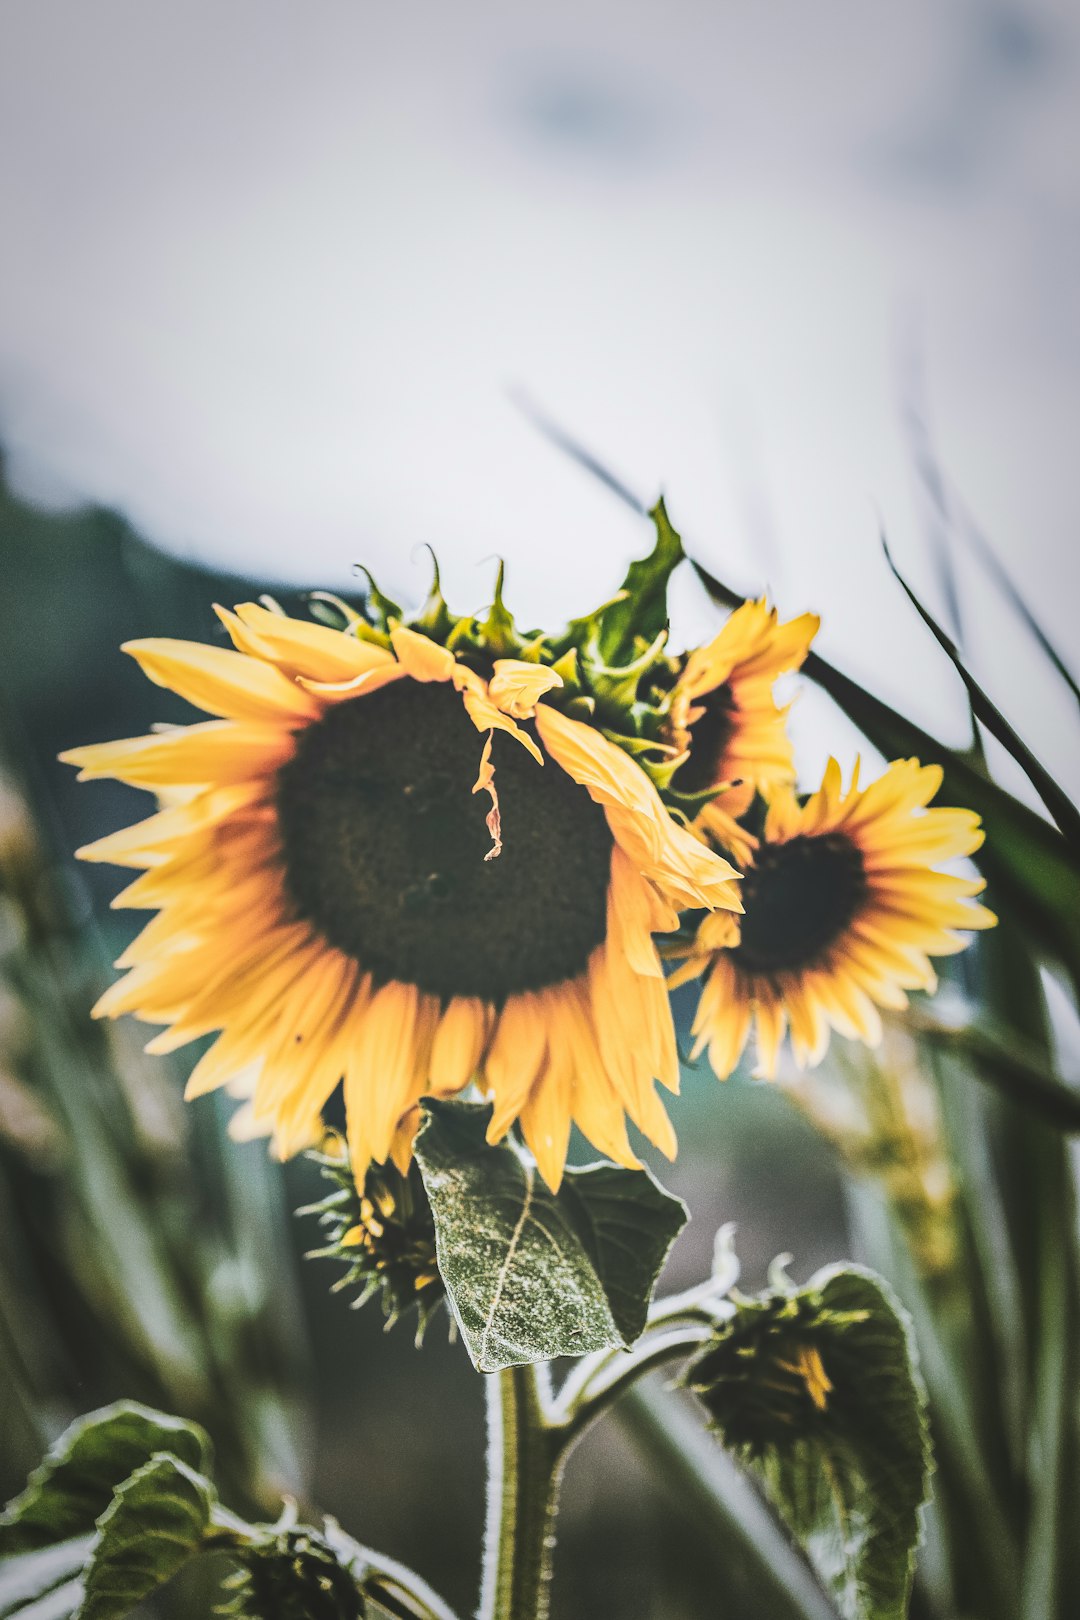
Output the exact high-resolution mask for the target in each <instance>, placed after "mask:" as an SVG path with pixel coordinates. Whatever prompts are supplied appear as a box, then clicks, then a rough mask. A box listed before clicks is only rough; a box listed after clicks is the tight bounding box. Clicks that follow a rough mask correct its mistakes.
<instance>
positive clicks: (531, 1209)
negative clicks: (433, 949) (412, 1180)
mask: <svg viewBox="0 0 1080 1620" xmlns="http://www.w3.org/2000/svg"><path fill="white" fill-rule="evenodd" d="M490 1117H491V1111H490V1109H489V1108H487V1107H481V1106H478V1105H475V1104H467V1103H446V1102H436V1101H428V1102H427V1103H426V1104H425V1118H424V1123H423V1125H422V1126H421V1129H420V1132H419V1135H418V1136H417V1138H416V1144H415V1152H416V1158H417V1162H418V1163H419V1165H420V1170H421V1174H422V1175H423V1178H424V1185H425V1186H426V1188H427V1192H428V1197H429V1199H430V1201H431V1208H432V1213H433V1215H434V1219H435V1238H436V1248H437V1253H438V1260H439V1270H440V1272H441V1274H442V1279H443V1283H444V1284H445V1287H446V1292H447V1296H448V1298H449V1301H450V1305H451V1308H452V1310H453V1312H454V1315H455V1317H456V1318H457V1321H458V1324H459V1326H460V1328H461V1333H462V1338H463V1339H464V1341H465V1346H466V1349H467V1350H468V1352H469V1355H470V1357H471V1358H472V1361H473V1365H474V1366H475V1367H476V1368H477V1370H478V1371H480V1372H495V1371H498V1370H499V1369H500V1368H503V1367H511V1366H520V1365H522V1364H523V1363H526V1362H532V1361H547V1360H550V1359H551V1358H553V1357H555V1356H562V1355H583V1354H585V1353H586V1352H587V1351H591V1350H602V1349H607V1348H615V1347H619V1346H623V1347H625V1346H628V1345H630V1344H632V1343H633V1342H634V1341H635V1339H637V1338H638V1337H639V1335H640V1334H641V1332H642V1331H643V1329H644V1327H645V1320H646V1314H647V1311H648V1306H649V1301H650V1299H651V1297H652V1291H653V1287H654V1285H655V1283H656V1279H657V1277H658V1275H659V1273H660V1269H661V1267H662V1265H663V1263H664V1260H665V1259H666V1257H667V1253H668V1250H669V1249H670V1247H671V1245H672V1243H673V1242H674V1241H675V1238H676V1237H677V1236H678V1234H679V1232H680V1231H681V1230H682V1228H683V1226H684V1225H685V1223H686V1219H687V1210H686V1206H685V1205H684V1204H683V1203H682V1201H681V1200H680V1199H677V1198H673V1197H672V1196H671V1195H670V1194H669V1193H667V1192H665V1191H664V1189H663V1188H662V1187H661V1186H660V1185H659V1183H658V1182H656V1181H655V1180H654V1179H653V1177H652V1176H651V1174H650V1173H649V1172H648V1171H647V1170H626V1169H622V1168H621V1167H619V1166H616V1165H610V1164H594V1165H588V1166H586V1167H584V1168H582V1169H571V1170H568V1171H567V1172H566V1175H565V1177H564V1178H563V1183H562V1186H561V1187H560V1189H559V1191H558V1193H553V1192H551V1191H550V1189H549V1188H548V1187H547V1186H546V1185H545V1184H544V1182H543V1181H542V1180H541V1178H540V1176H539V1174H538V1172H537V1170H536V1167H535V1165H534V1164H533V1162H532V1159H531V1157H530V1156H529V1155H528V1154H526V1153H525V1152H524V1151H523V1150H522V1149H520V1148H518V1147H517V1146H516V1145H515V1144H514V1143H512V1142H510V1141H508V1140H504V1141H502V1142H500V1143H499V1144H498V1145H497V1146H491V1145H489V1143H488V1141H487V1137H486V1131H487V1124H488V1120H489V1119H490Z"/></svg>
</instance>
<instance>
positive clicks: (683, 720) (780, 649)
mask: <svg viewBox="0 0 1080 1620" xmlns="http://www.w3.org/2000/svg"><path fill="white" fill-rule="evenodd" d="M820 622H821V621H820V619H819V618H818V616H817V614H816V613H804V614H802V615H801V617H799V618H797V619H789V620H788V621H787V623H786V624H780V623H779V620H778V615H777V612H776V609H775V608H770V607H767V606H766V603H765V598H764V597H762V598H761V600H760V601H757V602H744V603H743V605H742V606H741V607H740V608H736V610H735V612H734V613H733V614H732V615H731V617H730V618H729V619H728V621H727V623H726V624H725V625H724V627H723V629H722V630H721V631H720V633H719V634H718V635H716V636H714V637H713V639H712V641H710V642H709V644H708V646H707V647H697V648H695V650H694V651H693V652H692V653H690V655H689V657H688V658H687V660H686V665H685V667H684V668H683V670H682V672H681V673H680V675H679V678H678V680H677V681H676V683H675V686H674V688H673V689H672V693H671V711H670V714H671V720H670V726H671V740H672V742H673V743H674V745H675V746H676V747H677V748H678V750H679V751H680V752H682V751H683V750H684V749H689V751H690V754H689V758H688V759H687V760H686V761H685V763H684V764H683V765H681V766H680V767H679V770H678V771H677V773H676V776H675V779H674V783H673V785H674V786H675V787H677V789H678V791H679V792H680V793H684V794H698V793H706V792H714V793H715V792H716V791H717V790H718V789H720V788H725V787H730V785H731V784H733V783H736V782H738V783H742V784H745V785H746V786H747V787H748V788H750V789H756V790H757V791H758V792H759V793H764V794H766V795H767V794H769V793H771V792H772V791H773V789H774V788H777V787H782V786H784V785H785V784H787V783H789V782H793V781H794V780H795V763H794V759H793V757H792V752H791V742H790V740H789V738H788V734H787V729H786V724H785V722H786V719H787V708H786V707H785V708H781V707H780V706H779V705H778V704H777V702H776V699H775V698H774V697H773V686H774V684H775V682H776V681H777V679H778V678H779V677H780V676H781V675H787V674H790V672H791V671H792V670H796V669H798V668H799V667H800V665H801V664H802V662H803V660H804V659H805V657H806V655H807V653H808V651H809V650H810V643H811V642H812V641H813V639H814V636H815V635H816V634H817V629H818V625H819V624H820ZM743 808H745V806H743ZM740 813H741V812H740V811H739V810H738V809H733V810H732V814H733V815H738V814H740Z"/></svg>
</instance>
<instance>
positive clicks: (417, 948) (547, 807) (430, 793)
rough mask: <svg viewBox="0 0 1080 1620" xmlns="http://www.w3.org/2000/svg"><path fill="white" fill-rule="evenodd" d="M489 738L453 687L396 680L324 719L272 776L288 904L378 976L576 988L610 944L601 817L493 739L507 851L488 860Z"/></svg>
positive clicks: (492, 990) (608, 846)
mask: <svg viewBox="0 0 1080 1620" xmlns="http://www.w3.org/2000/svg"><path fill="white" fill-rule="evenodd" d="M483 744H484V738H483V736H482V734H481V733H480V732H478V731H477V730H476V728H475V726H474V725H473V723H472V721H471V720H470V719H469V718H468V716H467V715H466V713H465V710H464V707H463V705H462V701H461V698H460V696H459V695H458V693H457V692H455V691H454V690H453V689H452V688H451V687H450V686H448V685H442V684H437V683H420V682H417V681H413V680H400V681H396V682H394V683H393V684H392V685H389V686H385V687H383V688H382V689H381V690H379V691H376V692H373V693H372V694H371V695H370V696H369V697H358V698H354V699H352V700H350V701H349V702H346V703H340V704H338V705H336V706H335V707H334V708H332V709H330V710H329V711H328V712H327V714H326V715H325V717H324V718H323V719H322V720H320V721H318V722H317V723H316V724H315V725H313V726H310V727H308V728H307V730H305V731H303V732H301V733H300V734H299V736H298V738H297V750H296V754H295V756H294V757H293V759H291V760H290V761H289V763H288V764H287V765H286V766H284V768H283V769H282V770H281V771H280V773H279V775H278V789H277V804H278V818H279V822H280V826H281V836H282V844H283V849H284V859H285V873H286V883H287V887H288V890H289V893H290V895H291V897H292V899H293V902H294V904H295V906H296V908H297V910H298V912H299V913H300V914H301V915H302V916H304V917H306V918H308V919H309V920H310V921H311V922H312V923H314V925H315V926H316V927H317V928H318V929H319V931H320V932H321V933H322V934H323V936H324V937H325V938H326V939H327V940H328V941H329V942H330V944H331V945H335V946H336V947H337V948H338V949H339V950H341V951H344V952H346V953H347V954H348V955H350V956H352V957H354V958H355V959H356V960H357V961H358V962H359V963H361V964H362V966H363V967H364V968H365V969H367V970H369V971H370V972H371V973H373V974H374V975H375V977H376V978H377V979H378V980H379V981H380V982H385V981H387V980H389V979H398V980H403V981H404V982H406V983H409V984H415V985H417V986H419V988H420V989H421V990H426V991H428V992H430V993H431V994H433V995H438V996H444V997H446V996H482V997H485V998H486V999H488V1000H491V1001H501V1000H503V999H504V998H505V997H506V996H509V995H512V994H514V993H515V992H517V991H522V990H539V989H541V988H542V987H543V986H545V985H550V984H559V983H562V982H563V981H564V980H566V979H571V978H574V977H575V976H576V975H577V974H579V973H581V972H582V971H583V969H584V968H585V966H586V963H587V962H588V959H589V955H590V953H591V952H592V951H593V950H594V949H595V947H596V946H597V945H599V944H600V943H601V942H602V941H603V939H604V937H605V933H606V927H607V892H608V882H609V876H610V869H611V850H612V842H613V841H612V837H611V833H610V832H609V830H608V825H607V820H606V817H605V816H604V813H603V811H602V810H601V809H600V807H599V805H596V804H594V803H593V801H592V799H590V797H589V795H588V793H587V792H586V790H585V789H584V788H583V787H581V786H579V784H578V783H577V782H575V781H574V780H573V779H572V777H570V776H568V775H567V773H566V772H565V771H564V770H562V769H561V768H560V766H558V765H557V764H556V763H555V761H554V760H552V759H548V760H547V761H546V763H545V764H544V765H543V766H540V765H538V764H537V763H536V761H535V760H534V759H533V758H532V757H531V756H530V755H529V754H528V753H527V752H526V751H525V749H524V748H523V747H522V746H521V744H520V743H519V742H517V741H515V739H514V738H512V737H509V736H507V735H506V734H505V733H502V732H498V731H497V732H496V733H495V737H494V744H493V751H492V761H493V763H494V766H495V787H496V789H497V791H498V795H499V805H500V809H501V813H502V836H503V840H504V842H503V849H502V853H501V854H500V855H499V856H498V857H497V858H496V859H494V860H490V861H485V859H484V856H485V855H486V854H487V853H488V851H489V850H490V848H491V835H490V834H489V832H488V830H487V826H486V825H485V817H486V815H487V812H488V811H489V810H490V808H491V800H490V799H489V797H488V795H487V794H486V793H484V792H481V793H477V794H474V793H473V791H472V788H473V783H474V782H475V781H476V773H477V770H478V767H479V763H480V753H481V749H482V748H483Z"/></svg>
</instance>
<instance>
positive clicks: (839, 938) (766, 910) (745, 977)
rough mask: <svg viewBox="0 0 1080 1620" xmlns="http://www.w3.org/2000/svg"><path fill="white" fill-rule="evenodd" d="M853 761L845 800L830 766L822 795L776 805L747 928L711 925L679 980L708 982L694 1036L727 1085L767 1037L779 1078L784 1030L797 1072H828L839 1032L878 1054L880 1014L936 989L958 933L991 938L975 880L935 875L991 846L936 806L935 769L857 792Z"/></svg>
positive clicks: (752, 876)
mask: <svg viewBox="0 0 1080 1620" xmlns="http://www.w3.org/2000/svg"><path fill="white" fill-rule="evenodd" d="M858 775H859V767H858V764H857V763H856V766H855V770H854V773H853V778H852V782H851V786H850V788H849V789H848V790H847V792H846V793H845V792H844V791H843V788H842V784H841V775H840V767H839V765H838V764H837V763H836V761H835V760H830V761H829V765H828V768H827V770H826V772H825V778H824V781H823V783H822V786H821V789H820V791H819V792H817V793H815V794H813V795H811V796H810V797H809V798H808V799H807V800H806V802H805V803H803V804H800V802H799V800H798V799H797V798H796V796H795V793H794V791H793V790H792V789H790V788H784V789H781V790H779V792H778V793H776V794H775V795H774V797H773V799H772V802H771V804H770V806H769V810H768V814H767V816H766V819H765V825H764V829H763V832H762V836H761V838H760V840H758V841H757V846H756V849H755V850H754V853H753V860H752V864H750V865H748V866H747V868H746V871H745V873H744V883H743V889H742V895H743V902H744V906H745V913H744V915H743V916H742V917H741V918H738V919H736V918H735V917H733V916H730V915H727V914H722V913H720V912H717V913H715V914H714V915H712V916H709V917H706V918H705V919H704V920H703V921H702V923H701V925H700V927H699V928H698V930H697V933H696V936H695V938H694V939H693V941H692V942H691V943H690V944H688V945H685V946H677V947H674V948H673V953H672V954H675V955H677V956H682V957H684V958H685V960H684V962H683V965H682V966H681V967H680V968H678V969H677V970H676V972H675V974H674V975H673V980H672V982H674V983H681V982H683V981H684V980H686V979H689V978H693V977H695V976H697V975H698V974H703V975H704V984H703V987H702V991H701V999H700V1002H699V1004H698V1009H697V1014H696V1017H695V1019H694V1025H693V1032H694V1035H695V1036H696V1037H697V1044H696V1046H695V1049H694V1050H695V1056H696V1055H697V1054H698V1053H700V1052H701V1051H702V1050H703V1049H704V1048H706V1047H707V1048H708V1051H709V1059H710V1062H711V1064H712V1066H713V1068H714V1070H715V1071H716V1073H717V1074H718V1075H719V1076H720V1077H721V1079H723V1078H725V1077H726V1076H727V1075H729V1074H730V1073H731V1071H732V1070H733V1069H734V1067H735V1065H736V1063H737V1062H738V1061H739V1057H740V1055H741V1053H742V1050H743V1047H744V1046H745V1045H746V1041H747V1037H748V1035H749V1033H750V1026H751V1023H755V1024H756V1031H757V1059H758V1062H757V1068H756V1070H755V1073H756V1074H757V1075H759V1076H764V1077H771V1076H772V1075H773V1073H774V1072H775V1068H776V1060H777V1054H778V1050H779V1046H780V1042H781V1039H782V1038H783V1035H784V1030H785V1027H789V1028H790V1031H791V1044H792V1049H793V1052H794V1055H795V1060H796V1062H797V1063H798V1064H799V1066H800V1067H802V1066H804V1065H806V1064H811V1065H812V1064H815V1063H818V1062H820V1060H821V1058H822V1057H823V1056H824V1054H825V1051H826V1048H827V1046H828V1043H829V1031H830V1028H832V1029H835V1030H837V1031H838V1032H839V1033H840V1034H842V1035H847V1036H849V1037H850V1038H852V1039H856V1040H862V1041H865V1042H866V1043H868V1044H869V1045H875V1044H876V1043H877V1041H878V1040H879V1039H880V1037H881V1019H880V1016H879V1013H878V1008H879V1007H890V1008H895V1009H902V1008H903V1007H905V1006H906V1005H907V996H906V994H905V992H906V991H908V990H916V989H918V990H933V989H934V988H935V983H936V980H935V976H934V970H933V968H932V967H931V965H930V957H931V956H940V955H948V954H951V953H952V952H955V951H959V950H962V949H963V948H964V946H965V944H966V943H967V941H966V940H965V939H964V938H963V934H962V933H961V932H957V930H969V929H977V928H988V927H990V926H991V925H992V924H993V923H994V921H995V918H994V915H993V913H992V912H990V911H987V910H986V908H985V907H984V906H982V905H979V904H978V903H976V902H973V901H972V896H973V895H976V894H978V893H980V891H981V890H982V887H983V884H982V880H981V879H978V878H967V877H960V876H957V875H955V874H953V873H950V872H940V871H937V870H935V868H936V866H937V865H939V864H940V863H941V862H944V861H949V860H952V859H953V858H954V857H957V856H963V855H970V854H971V853H972V852H973V851H974V850H976V849H978V847H979V845H980V844H981V843H982V840H983V834H982V830H981V828H980V825H979V818H978V816H976V815H975V814H974V812H972V811H970V810H951V809H932V810H931V809H927V808H926V806H927V805H928V804H929V802H930V800H931V799H932V798H933V797H934V794H935V793H936V792H937V790H938V788H939V787H940V786H941V779H942V772H941V770H940V768H939V767H938V766H936V765H920V764H919V762H918V760H914V759H910V760H897V761H896V762H895V763H894V764H892V765H890V766H889V767H888V769H887V770H886V771H885V773H884V775H883V776H881V777H879V778H878V780H877V781H875V782H872V783H871V784H870V785H869V786H868V787H865V788H860V786H859V782H858Z"/></svg>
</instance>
